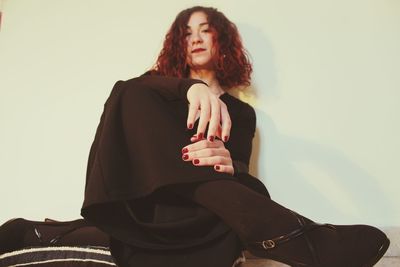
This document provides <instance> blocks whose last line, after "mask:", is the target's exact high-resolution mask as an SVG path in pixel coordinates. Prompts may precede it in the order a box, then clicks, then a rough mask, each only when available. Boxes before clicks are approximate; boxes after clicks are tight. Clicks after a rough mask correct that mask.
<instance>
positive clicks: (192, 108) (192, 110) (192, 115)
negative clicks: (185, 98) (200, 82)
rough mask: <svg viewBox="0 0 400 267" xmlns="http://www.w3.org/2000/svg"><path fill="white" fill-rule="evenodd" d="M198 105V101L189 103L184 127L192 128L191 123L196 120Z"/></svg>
mask: <svg viewBox="0 0 400 267" xmlns="http://www.w3.org/2000/svg"><path fill="white" fill-rule="evenodd" d="M199 107H200V103H199V102H195V101H194V102H193V103H190V104H189V112H188V117H187V121H186V127H187V128H188V129H192V128H193V125H194V123H195V121H196V117H197V113H198V112H199Z"/></svg>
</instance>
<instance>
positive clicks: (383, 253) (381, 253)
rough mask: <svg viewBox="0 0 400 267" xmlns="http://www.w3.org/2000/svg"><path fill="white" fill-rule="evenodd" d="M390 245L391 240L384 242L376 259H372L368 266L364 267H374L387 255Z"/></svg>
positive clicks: (387, 239)
mask: <svg viewBox="0 0 400 267" xmlns="http://www.w3.org/2000/svg"><path fill="white" fill-rule="evenodd" d="M389 245H390V240H389V238H386V240H385V241H384V242H383V244H382V246H381V247H380V248H379V250H378V253H377V254H376V256H375V257H374V258H372V259H371V260H370V261H369V262H368V263H367V264H365V265H363V266H362V267H373V266H374V265H375V264H376V263H377V262H378V261H379V260H380V259H381V258H382V257H383V255H385V253H386V251H387V250H388V248H389Z"/></svg>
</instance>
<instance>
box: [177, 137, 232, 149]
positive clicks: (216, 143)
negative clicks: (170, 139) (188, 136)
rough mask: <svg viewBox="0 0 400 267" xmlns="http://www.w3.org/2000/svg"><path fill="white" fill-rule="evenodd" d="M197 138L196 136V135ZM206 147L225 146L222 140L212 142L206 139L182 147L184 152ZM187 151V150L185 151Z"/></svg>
mask: <svg viewBox="0 0 400 267" xmlns="http://www.w3.org/2000/svg"><path fill="white" fill-rule="evenodd" d="M195 138H196V137H195ZM205 148H225V146H224V143H223V142H222V141H220V140H216V141H214V142H210V141H208V140H206V139H202V140H198V141H196V142H195V143H192V144H190V145H187V146H185V147H184V148H182V153H185V152H193V151H197V150H201V149H205ZM184 151H185V152H184Z"/></svg>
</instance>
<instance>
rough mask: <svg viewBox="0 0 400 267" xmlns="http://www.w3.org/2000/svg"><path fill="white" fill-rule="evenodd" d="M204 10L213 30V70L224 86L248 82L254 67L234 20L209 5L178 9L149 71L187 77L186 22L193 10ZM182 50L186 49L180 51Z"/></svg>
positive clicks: (248, 83) (188, 71)
mask: <svg viewBox="0 0 400 267" xmlns="http://www.w3.org/2000/svg"><path fill="white" fill-rule="evenodd" d="M199 11H200V12H203V13H205V14H206V16H207V21H208V24H209V26H210V28H211V30H212V32H213V33H214V34H213V40H214V46H215V48H216V49H215V50H216V53H215V55H214V60H213V62H214V70H215V73H216V78H217V80H218V82H219V84H220V85H221V87H223V88H225V89H230V88H233V87H237V86H248V85H250V79H251V78H250V75H251V72H252V70H253V68H252V65H251V63H250V60H249V57H248V55H247V52H246V50H245V49H244V47H243V45H242V40H241V37H240V35H239V32H238V30H237V27H236V25H235V24H234V23H232V22H231V21H229V20H228V19H227V18H226V17H225V15H224V14H223V13H222V12H220V11H218V10H217V9H215V8H212V7H202V6H195V7H192V8H188V9H185V10H183V11H181V12H180V13H179V14H178V15H177V17H176V18H175V21H174V22H173V23H172V25H171V28H170V29H169V31H168V33H167V35H166V36H165V40H164V44H163V48H162V50H161V52H160V54H159V56H158V58H157V62H156V63H155V65H154V67H153V70H152V72H153V73H156V74H159V75H165V76H174V77H179V78H187V77H189V73H190V67H189V65H188V64H187V62H186V50H187V49H186V47H187V43H186V38H185V35H186V32H187V23H188V21H189V19H190V16H191V15H192V14H193V13H194V12H199ZM182 51H185V52H182Z"/></svg>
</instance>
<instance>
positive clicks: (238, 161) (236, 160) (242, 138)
mask: <svg viewBox="0 0 400 267" xmlns="http://www.w3.org/2000/svg"><path fill="white" fill-rule="evenodd" d="M255 130H256V113H255V111H254V108H253V107H251V106H250V105H248V104H246V106H245V107H244V108H243V109H242V111H241V113H240V115H239V118H238V119H237V120H235V121H233V122H232V130H231V137H230V141H229V143H230V144H229V145H228V149H229V150H230V152H231V157H232V161H233V167H234V170H235V175H236V174H239V173H248V171H249V162H250V156H251V151H252V142H253V137H254V134H255Z"/></svg>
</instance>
